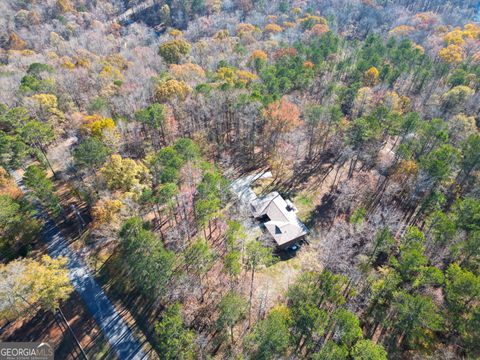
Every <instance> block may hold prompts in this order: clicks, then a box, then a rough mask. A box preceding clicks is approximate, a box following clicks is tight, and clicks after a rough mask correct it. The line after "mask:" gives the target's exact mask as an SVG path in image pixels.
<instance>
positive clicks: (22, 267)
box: [0, 255, 73, 318]
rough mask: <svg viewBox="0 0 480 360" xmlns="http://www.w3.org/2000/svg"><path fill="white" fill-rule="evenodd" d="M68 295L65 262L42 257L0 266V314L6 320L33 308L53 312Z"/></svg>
mask: <svg viewBox="0 0 480 360" xmlns="http://www.w3.org/2000/svg"><path fill="white" fill-rule="evenodd" d="M72 291H73V287H72V285H71V284H70V280H69V278H68V270H67V259H66V258H62V257H60V258H58V259H52V258H51V257H49V256H48V255H44V256H42V258H41V259H40V260H33V259H20V260H14V261H11V262H9V263H8V264H0V314H2V315H3V316H5V317H6V318H11V317H12V316H19V315H21V314H22V313H23V312H24V311H25V310H27V309H31V308H35V307H37V306H40V307H41V308H42V309H44V310H48V311H55V310H56V309H58V307H59V305H60V302H61V301H63V300H66V299H67V298H68V297H69V295H70V293H71V292H72Z"/></svg>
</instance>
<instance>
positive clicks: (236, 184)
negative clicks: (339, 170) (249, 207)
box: [230, 171, 272, 204]
mask: <svg viewBox="0 0 480 360" xmlns="http://www.w3.org/2000/svg"><path fill="white" fill-rule="evenodd" d="M271 177H272V173H271V172H270V171H267V172H260V173H256V174H253V175H248V176H243V177H241V178H238V179H236V180H235V181H232V183H231V184H230V190H231V191H232V192H234V193H235V194H236V195H237V196H238V198H239V199H240V201H242V202H243V203H244V204H250V203H251V202H252V201H253V200H255V199H256V198H257V195H256V194H255V193H254V192H253V190H252V189H251V185H252V184H253V183H254V182H255V181H257V180H259V179H268V178H271Z"/></svg>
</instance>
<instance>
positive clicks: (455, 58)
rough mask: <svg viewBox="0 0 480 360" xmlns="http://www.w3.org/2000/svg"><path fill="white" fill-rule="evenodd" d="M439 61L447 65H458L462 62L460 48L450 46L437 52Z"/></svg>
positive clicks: (453, 45)
mask: <svg viewBox="0 0 480 360" xmlns="http://www.w3.org/2000/svg"><path fill="white" fill-rule="evenodd" d="M438 56H439V57H440V59H442V60H443V61H445V62H446V63H448V64H458V63H459V62H461V61H462V60H463V50H462V48H461V47H460V46H458V45H455V44H450V45H448V46H447V47H446V48H443V49H441V50H440V51H439V52H438Z"/></svg>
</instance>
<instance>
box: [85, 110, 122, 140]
mask: <svg viewBox="0 0 480 360" xmlns="http://www.w3.org/2000/svg"><path fill="white" fill-rule="evenodd" d="M83 121H84V125H83V128H84V129H85V130H86V131H87V132H88V133H89V134H90V135H91V136H93V137H95V138H97V139H100V140H101V139H103V137H104V136H105V135H106V133H107V132H108V133H113V132H115V129H116V127H115V122H114V121H113V120H112V119H110V118H104V117H102V116H100V115H90V116H85V117H84V118H83Z"/></svg>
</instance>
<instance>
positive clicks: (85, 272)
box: [13, 172, 145, 360]
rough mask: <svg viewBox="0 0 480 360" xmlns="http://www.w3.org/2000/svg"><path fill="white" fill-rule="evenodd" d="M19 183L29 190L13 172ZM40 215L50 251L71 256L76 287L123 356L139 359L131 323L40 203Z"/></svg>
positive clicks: (138, 348)
mask: <svg viewBox="0 0 480 360" xmlns="http://www.w3.org/2000/svg"><path fill="white" fill-rule="evenodd" d="M13 176H14V178H15V180H16V181H17V184H18V186H19V187H20V189H22V191H24V192H26V189H25V187H24V186H23V184H22V181H21V177H20V175H19V174H18V173H17V172H15V173H13ZM37 210H38V212H39V215H40V216H41V217H42V219H43V220H44V226H43V229H42V237H43V241H44V242H45V243H46V244H47V248H48V253H49V254H50V256H51V257H53V258H56V257H59V256H64V257H66V258H67V259H68V269H69V276H70V279H71V281H72V284H73V286H74V287H75V290H76V291H77V292H78V293H79V294H80V296H81V298H82V299H83V301H84V302H85V304H86V305H87V308H88V310H89V312H90V313H91V314H92V316H93V317H94V319H95V321H96V322H97V323H98V325H99V326H100V328H101V329H102V331H103V334H104V336H105V338H106V339H107V340H108V342H109V343H110V345H111V347H112V349H113V350H114V351H115V352H116V354H117V356H118V359H120V360H140V359H143V358H144V357H145V354H144V353H143V351H142V350H141V349H140V347H141V345H142V344H141V343H140V342H139V341H138V340H137V339H136V338H135V337H134V336H133V334H132V332H131V331H130V328H129V327H128V325H127V324H126V323H125V321H123V319H122V317H121V316H120V314H119V313H118V312H117V311H116V310H115V307H114V306H113V304H112V303H111V302H110V300H109V299H108V297H107V295H105V293H104V292H103V290H102V288H101V287H100V285H98V283H97V282H96V281H95V279H94V277H93V275H92V273H91V272H90V269H89V268H88V266H87V265H86V264H85V263H84V262H83V260H82V259H81V258H80V256H79V255H78V254H77V253H76V252H75V250H73V249H72V248H71V247H70V246H69V245H68V242H67V241H66V239H65V238H64V237H63V236H62V234H61V232H60V230H59V228H58V227H57V226H56V225H55V222H54V221H53V220H52V219H50V218H49V216H48V214H47V213H46V211H44V210H43V209H42V208H40V207H39V206H37Z"/></svg>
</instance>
